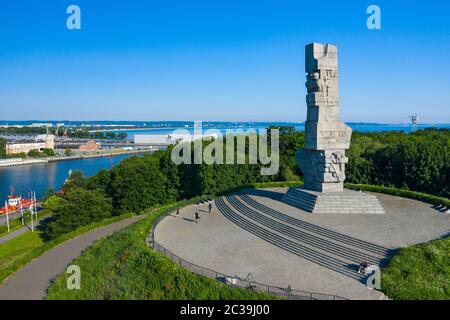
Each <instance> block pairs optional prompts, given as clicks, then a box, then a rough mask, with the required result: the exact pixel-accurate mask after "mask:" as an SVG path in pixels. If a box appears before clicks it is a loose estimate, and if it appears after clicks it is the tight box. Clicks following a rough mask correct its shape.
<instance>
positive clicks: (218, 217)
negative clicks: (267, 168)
mask: <svg viewBox="0 0 450 320" xmlns="http://www.w3.org/2000/svg"><path fill="white" fill-rule="evenodd" d="M285 192H286V188H273V189H264V190H246V191H242V192H239V193H236V194H232V195H229V196H225V197H221V198H218V199H217V200H216V201H215V204H214V206H213V210H212V212H211V213H208V207H207V205H191V206H188V207H186V208H183V209H181V210H180V215H179V216H176V215H175V214H174V213H173V214H171V215H169V216H167V217H166V218H165V219H163V220H162V221H161V222H160V223H159V224H158V226H157V227H156V229H155V240H156V241H157V242H158V243H159V244H161V245H162V246H164V247H165V248H167V249H169V250H170V251H172V252H173V253H174V254H176V255H178V256H179V257H181V258H183V259H185V260H187V261H190V262H192V263H194V264H197V265H200V266H203V267H206V268H209V269H212V270H216V271H218V272H221V273H224V274H228V275H232V276H235V275H237V276H239V277H241V278H245V277H246V276H247V275H248V274H249V273H251V274H252V275H253V278H254V280H255V281H257V282H259V283H264V284H268V285H273V286H278V287H288V286H289V285H290V286H291V288H293V289H298V290H304V291H309V292H317V293H326V294H333V295H339V296H343V297H346V298H350V299H379V298H380V297H382V294H381V292H379V291H376V290H369V289H368V288H367V287H366V286H365V280H364V279H363V278H362V277H361V276H360V275H358V274H357V272H356V269H357V266H358V264H359V263H360V262H362V261H368V262H371V263H376V264H379V265H380V266H384V265H385V264H386V263H387V261H388V260H389V257H390V256H392V255H393V254H394V253H395V250H396V249H397V248H399V247H403V246H407V245H412V244H416V243H421V242H426V241H429V240H432V239H436V238H440V237H442V236H445V235H448V233H449V231H450V215H448V214H443V213H440V212H439V211H436V210H434V209H433V208H431V207H430V206H429V205H428V204H425V203H422V202H419V201H415V200H409V199H404V198H399V197H394V196H389V195H382V194H377V196H378V198H379V200H380V202H381V203H382V205H383V207H384V208H385V210H386V214H383V215H364V214H357V215H356V214H348V215H344V214H340V215H336V214H335V215H333V214H310V213H307V212H304V211H302V210H300V209H298V208H295V207H292V206H290V205H287V204H285V203H282V202H280V198H281V196H282V195H283V194H284V193H285ZM195 211H198V212H199V214H200V220H199V221H198V223H195V220H194V213H195ZM381 285H383V284H381Z"/></svg>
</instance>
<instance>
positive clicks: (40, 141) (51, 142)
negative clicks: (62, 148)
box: [6, 134, 55, 155]
mask: <svg viewBox="0 0 450 320" xmlns="http://www.w3.org/2000/svg"><path fill="white" fill-rule="evenodd" d="M44 149H51V150H55V136H54V135H52V134H44V135H38V136H36V137H34V139H28V140H13V141H8V142H7V143H6V154H7V155H11V154H18V153H28V152H30V151H31V150H38V151H43V150H44Z"/></svg>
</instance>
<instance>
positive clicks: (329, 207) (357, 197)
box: [281, 187, 385, 214]
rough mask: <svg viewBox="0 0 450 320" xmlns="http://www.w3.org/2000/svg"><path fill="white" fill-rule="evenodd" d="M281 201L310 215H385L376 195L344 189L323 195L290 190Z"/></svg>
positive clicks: (299, 188)
mask: <svg viewBox="0 0 450 320" xmlns="http://www.w3.org/2000/svg"><path fill="white" fill-rule="evenodd" d="M281 201H283V202H284V203H287V204H289V205H291V206H294V207H297V208H299V209H302V210H303V211H306V212H310V213H320V214H383V213H385V211H384V208H383V206H382V205H381V203H380V201H379V200H378V198H377V197H376V196H374V195H371V194H367V193H364V192H359V191H353V190H348V189H344V191H340V192H327V193H322V192H318V191H312V190H308V189H305V188H302V187H295V188H289V190H288V192H287V193H286V194H285V195H284V196H283V197H282V198H281Z"/></svg>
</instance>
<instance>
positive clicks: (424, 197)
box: [345, 183, 450, 209]
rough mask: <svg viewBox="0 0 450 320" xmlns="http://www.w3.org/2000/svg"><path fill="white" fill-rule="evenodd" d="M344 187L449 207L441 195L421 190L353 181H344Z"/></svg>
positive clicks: (447, 200) (449, 203)
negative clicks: (354, 182) (355, 182)
mask: <svg viewBox="0 0 450 320" xmlns="http://www.w3.org/2000/svg"><path fill="white" fill-rule="evenodd" d="M345 187H346V188H347V189H353V190H361V191H370V192H378V193H385V194H390V195H393V196H399V197H403V198H410V199H414V200H419V201H423V202H426V203H429V204H432V205H435V206H442V207H446V208H447V209H448V208H450V200H449V199H447V198H443V197H438V196H433V195H431V194H427V193H422V192H416V191H411V190H406V189H397V188H391V187H384V186H373V185H368V184H353V183H346V184H345Z"/></svg>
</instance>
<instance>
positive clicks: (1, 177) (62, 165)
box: [0, 155, 132, 207]
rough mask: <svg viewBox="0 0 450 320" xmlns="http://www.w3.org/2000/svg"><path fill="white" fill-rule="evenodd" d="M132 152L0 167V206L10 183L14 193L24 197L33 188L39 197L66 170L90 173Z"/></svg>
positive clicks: (58, 185) (59, 182)
mask: <svg viewBox="0 0 450 320" xmlns="http://www.w3.org/2000/svg"><path fill="white" fill-rule="evenodd" d="M130 156H132V155H118V156H113V157H103V158H90V159H84V160H67V161H55V162H49V163H45V164H36V165H23V166H17V167H6V168H0V200H1V201H2V202H1V204H0V207H2V206H3V203H4V202H3V201H4V200H6V198H7V196H8V195H9V193H10V188H11V187H13V188H14V190H15V193H16V194H18V195H22V196H23V197H26V196H27V194H28V192H29V190H35V191H36V197H37V198H38V199H41V198H42V197H43V196H44V195H45V192H46V191H47V190H48V189H50V188H53V189H55V190H59V189H60V188H61V186H62V185H63V183H64V180H65V179H66V178H67V175H68V172H69V170H72V171H73V170H81V171H82V172H83V173H84V175H86V176H93V175H95V174H96V173H97V172H99V171H100V170H101V169H110V168H111V167H112V166H113V165H116V164H118V163H119V162H120V161H121V160H123V159H125V158H127V157H130Z"/></svg>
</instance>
